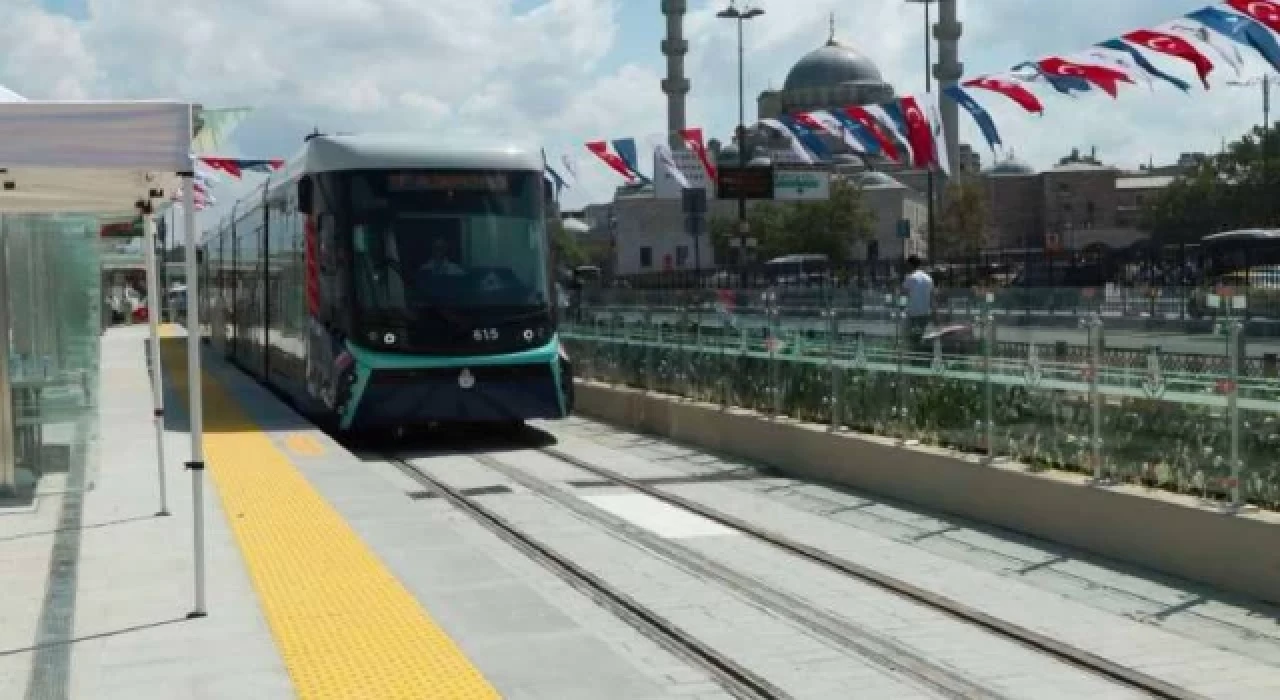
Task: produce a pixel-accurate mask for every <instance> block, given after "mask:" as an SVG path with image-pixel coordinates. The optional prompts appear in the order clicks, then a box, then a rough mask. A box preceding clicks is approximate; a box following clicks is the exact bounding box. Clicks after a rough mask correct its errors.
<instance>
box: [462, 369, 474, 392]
mask: <svg viewBox="0 0 1280 700" xmlns="http://www.w3.org/2000/svg"><path fill="white" fill-rule="evenodd" d="M475 385H476V375H474V374H472V373H471V370H469V369H464V370H462V372H461V373H459V374H458V386H460V387H462V388H463V389H470V388H471V387H473V386H475Z"/></svg>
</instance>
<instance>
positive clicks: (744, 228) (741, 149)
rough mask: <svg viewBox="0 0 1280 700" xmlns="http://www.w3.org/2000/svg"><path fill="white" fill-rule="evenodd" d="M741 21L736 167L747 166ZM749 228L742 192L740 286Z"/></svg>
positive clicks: (740, 24) (744, 273)
mask: <svg viewBox="0 0 1280 700" xmlns="http://www.w3.org/2000/svg"><path fill="white" fill-rule="evenodd" d="M742 22H743V18H742V17H741V16H739V17H738V167H739V168H745V167H747V106H746V90H747V88H746V78H745V73H744V70H745V69H744V67H743V66H744V63H745V61H746V57H745V54H744V52H743V47H742ZM750 230H751V224H749V223H747V197H746V194H745V193H743V192H739V195H738V242H739V243H741V244H742V247H741V248H740V249H739V250H740V254H741V255H742V286H743V288H746V286H747V284H748V280H747V265H748V262H749V259H748V257H747V234H748V232H750Z"/></svg>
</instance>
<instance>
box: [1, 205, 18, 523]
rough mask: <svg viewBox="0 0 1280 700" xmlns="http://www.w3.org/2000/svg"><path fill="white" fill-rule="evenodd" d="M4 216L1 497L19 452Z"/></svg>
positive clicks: (13, 488) (12, 487) (13, 479)
mask: <svg viewBox="0 0 1280 700" xmlns="http://www.w3.org/2000/svg"><path fill="white" fill-rule="evenodd" d="M8 238H9V236H8V231H7V230H6V226H5V220H4V216H3V215H0V498H3V497H8V496H14V495H16V494H17V488H18V468H17V467H18V462H17V460H18V454H17V445H16V443H15V441H14V419H15V418H16V417H17V416H15V415H14V413H13V393H12V390H13V386H12V384H10V381H11V379H12V375H11V374H10V372H9V331H10V328H11V327H12V321H13V317H12V316H11V315H10V314H9V280H10V279H11V277H10V275H9V263H8V260H7V259H6V258H7V256H6V255H5V252H6V247H7V246H8V245H9V241H8Z"/></svg>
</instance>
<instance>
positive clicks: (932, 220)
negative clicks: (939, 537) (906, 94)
mask: <svg viewBox="0 0 1280 700" xmlns="http://www.w3.org/2000/svg"><path fill="white" fill-rule="evenodd" d="M931 2H932V0H926V1H925V3H924V91H925V92H926V93H928V92H932V91H933V75H932V74H931V73H930V64H931V63H933V45H932V43H930V41H929V23H930V22H931V21H932V18H931V17H930V14H931V13H930V12H929V8H930V3H931ZM928 189H929V250H928V253H927V254H926V256H925V257H926V258H928V259H929V260H937V259H938V249H937V248H936V247H934V246H936V245H937V242H938V221H937V216H936V214H935V212H934V199H935V194H934V183H933V166H932V165H930V166H929V169H928ZM903 245H904V246H905V245H906V244H905V242H904V244H903Z"/></svg>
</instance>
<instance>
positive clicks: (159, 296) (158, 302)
mask: <svg viewBox="0 0 1280 700" xmlns="http://www.w3.org/2000/svg"><path fill="white" fill-rule="evenodd" d="M142 230H143V245H144V246H145V247H146V259H147V263H146V264H147V297H148V303H147V325H149V326H150V327H151V407H152V412H151V420H152V422H154V423H155V424H156V475H157V476H158V477H159V485H160V510H159V512H157V513H156V515H157V516H159V517H163V516H167V515H169V493H168V487H167V486H166V484H165V463H164V366H163V364H162V362H161V360H160V314H161V312H162V310H163V309H164V298H165V294H164V290H163V289H161V288H160V274H159V270H158V269H157V267H156V220H155V219H153V218H152V217H151V215H150V214H147V215H144V216H143V217H142Z"/></svg>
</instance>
